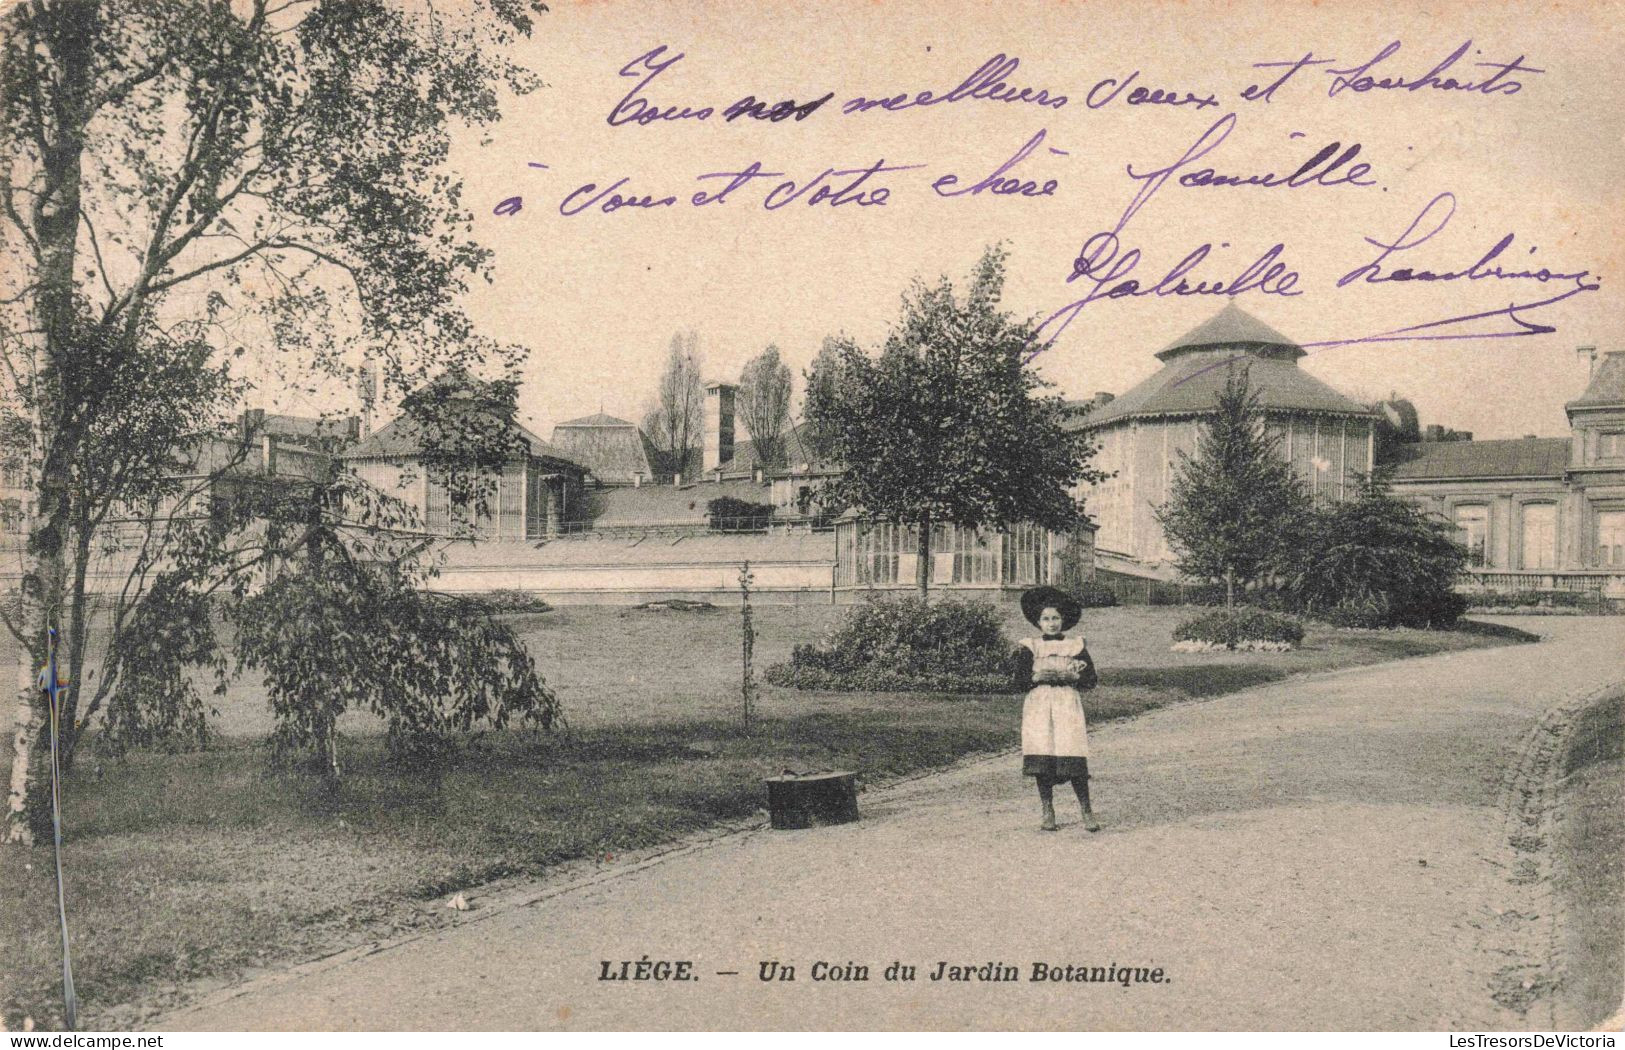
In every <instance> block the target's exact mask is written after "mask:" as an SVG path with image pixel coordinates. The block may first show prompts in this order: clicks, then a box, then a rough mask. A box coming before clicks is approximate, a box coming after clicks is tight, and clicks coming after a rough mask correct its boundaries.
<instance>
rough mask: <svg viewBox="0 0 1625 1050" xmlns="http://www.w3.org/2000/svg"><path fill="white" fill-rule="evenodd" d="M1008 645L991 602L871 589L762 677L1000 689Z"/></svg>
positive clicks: (850, 688)
mask: <svg viewBox="0 0 1625 1050" xmlns="http://www.w3.org/2000/svg"><path fill="white" fill-rule="evenodd" d="M1011 649H1012V643H1011V642H1010V640H1009V639H1008V638H1007V637H1006V636H1005V633H1004V629H1003V627H1002V626H1001V625H1000V618H999V614H998V612H997V610H995V609H994V608H993V606H991V605H987V604H984V603H979V602H966V601H961V600H958V599H948V600H944V601H936V602H926V601H925V600H923V599H921V598H920V597H918V596H917V595H916V596H909V597H905V598H886V597H871V598H869V599H867V600H865V601H864V602H863V604H861V605H859V606H856V607H855V608H853V609H852V610H851V611H850V612H849V613H847V615H846V617H845V618H844V619H843V620H842V621H841V622H840V623H839V624H837V625H835V627H833V628H832V629H831V630H830V632H829V633H828V634H827V635H826V636H825V637H824V638H823V639H821V640H820V641H818V642H816V643H814V644H811V645H798V646H796V647H795V650H794V652H793V653H792V655H791V657H790V660H789V662H788V663H782V664H775V665H773V666H772V667H769V668H768V669H767V673H766V675H765V676H764V677H765V678H766V679H767V681H769V682H770V683H772V684H773V685H783V686H790V687H793V688H797V689H832V690H840V691H847V692H855V691H859V690H875V691H882V692H940V693H987V692H1003V691H1007V690H1008V689H1009V688H1010V668H1009V656H1010V651H1011Z"/></svg>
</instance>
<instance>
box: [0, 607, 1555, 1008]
mask: <svg viewBox="0 0 1625 1050" xmlns="http://www.w3.org/2000/svg"><path fill="white" fill-rule="evenodd" d="M1190 613H1191V610H1185V609H1177V608H1149V607H1130V608H1118V609H1106V610H1091V611H1089V612H1088V614H1087V615H1086V617H1085V620H1084V623H1083V625H1082V626H1081V628H1080V629H1081V630H1083V631H1084V632H1085V634H1086V635H1087V637H1088V639H1089V645H1090V650H1091V652H1092V654H1093V655H1094V657H1095V660H1096V663H1097V664H1098V665H1099V667H1100V669H1101V679H1102V684H1101V687H1100V688H1099V689H1097V690H1096V691H1094V692H1093V693H1091V694H1089V697H1088V711H1089V717H1090V718H1091V720H1092V721H1095V722H1097V723H1098V722H1102V721H1109V720H1113V719H1119V718H1125V717H1130V716H1133V715H1135V714H1138V713H1140V712H1142V711H1146V710H1149V709H1152V708H1155V707H1160V706H1164V705H1166V704H1170V703H1176V702H1180V701H1184V700H1189V699H1193V698H1200V697H1206V696H1212V695H1216V694H1220V693H1225V692H1230V691H1234V690H1237V689H1242V688H1246V687H1248V686H1252V685H1258V684H1262V683H1265V682H1270V681H1276V680H1279V679H1282V678H1285V677H1287V676H1289V675H1295V674H1302V673H1307V672H1314V671H1321V670H1328V669H1333V668H1340V667H1348V666H1352V665H1357V664H1364V663H1374V662H1378V661H1383V660H1390V659H1396V658H1400V657H1408V656H1417V655H1425V654H1430V653H1436V652H1442V651H1449V650H1455V649H1463V648H1472V647H1478V646H1485V645H1497V644H1504V643H1505V642H1506V641H1508V640H1509V637H1512V636H1514V635H1513V634H1510V633H1502V632H1496V631H1491V630H1488V629H1486V630H1462V631H1454V632H1422V631H1405V630H1400V631H1382V632H1375V631H1373V632H1367V631H1345V630H1336V629H1326V628H1316V629H1312V630H1311V631H1310V632H1309V634H1308V636H1307V637H1306V638H1305V640H1304V644H1303V646H1302V647H1301V648H1300V649H1298V650H1296V651H1294V652H1288V653H1238V654H1231V655H1222V656H1215V655H1203V654H1176V653H1171V652H1169V651H1168V645H1169V635H1170V632H1171V630H1172V628H1173V627H1174V625H1175V624H1176V623H1177V622H1179V621H1180V620H1181V619H1183V618H1185V617H1186V616H1188V615H1190ZM838 615H839V610H835V609H831V608H830V607H827V606H802V607H795V606H759V607H758V608H757V609H756V615H755V619H756V628H757V632H758V640H757V646H756V663H757V667H758V669H761V668H764V667H765V666H766V665H767V664H769V663H772V662H774V661H777V660H781V659H784V658H786V657H788V655H789V652H790V648H791V646H792V645H793V644H795V643H797V642H801V641H810V640H812V639H814V638H815V637H816V636H818V635H819V634H820V633H821V632H823V631H824V630H825V629H826V628H827V627H828V626H829V625H830V624H831V623H833V622H834V619H835V617H836V616H838ZM1005 615H1006V617H1007V619H1008V621H1009V630H1010V633H1011V636H1012V637H1019V636H1020V635H1022V634H1025V633H1028V632H1029V631H1030V628H1028V627H1027V625H1026V624H1025V622H1023V621H1021V620H1020V618H1019V613H1018V612H1017V611H1016V610H1015V609H1014V607H1013V606H1012V607H1010V608H1008V609H1006V610H1005ZM512 622H513V624H514V625H515V626H516V627H517V628H518V629H519V630H520V631H521V632H522V634H523V635H524V637H525V639H526V642H527V644H528V645H529V646H530V648H531V651H532V653H533V654H534V655H535V657H536V658H537V661H538V663H539V665H540V667H541V669H542V671H543V672H544V674H545V675H546V677H547V679H548V681H549V683H550V684H551V685H553V686H554V687H555V688H556V689H557V690H558V691H559V693H560V696H561V697H562V699H563V702H564V705H565V712H566V716H567V718H568V720H569V725H570V729H569V733H568V734H567V735H565V736H562V737H556V738H536V737H533V736H528V735H522V734H511V733H504V734H496V735H493V736H488V737H486V738H484V739H483V740H480V741H478V742H476V743H474V744H473V745H471V746H470V747H469V748H468V749H467V750H466V752H465V753H464V754H463V755H462V757H461V758H460V759H459V760H457V761H456V762H455V763H453V764H452V765H451V766H450V767H449V768H446V769H443V770H440V771H438V772H432V773H430V772H422V771H417V772H414V771H409V770H402V769H400V768H397V767H395V766H393V765H392V764H390V763H389V762H388V761H387V760H386V758H385V756H384V754H383V751H382V748H381V746H380V739H379V736H378V734H377V732H376V729H377V727H376V724H375V723H373V722H372V721H371V720H370V719H368V718H367V717H365V716H356V717H353V718H352V719H351V720H350V721H349V722H348V723H347V731H348V733H347V736H346V737H345V739H344V741H343V746H342V758H343V759H344V768H345V771H346V779H345V781H344V783H343V785H342V787H340V788H339V789H338V790H336V791H330V790H328V789H327V788H326V787H324V786H323V784H322V783H321V782H320V781H319V780H317V779H315V778H311V777H307V776H302V775H300V774H297V773H292V772H278V771H275V770H273V769H272V768H271V767H270V765H269V761H268V754H267V751H266V748H265V746H264V744H263V739H264V734H265V732H266V730H267V729H268V728H269V726H270V720H269V714H268V712H267V711H266V710H265V704H264V701H263V698H262V697H261V696H260V695H259V693H258V690H257V689H256V687H255V686H254V685H253V683H247V682H244V683H238V684H237V685H235V686H234V687H233V689H232V690H231V691H230V692H229V693H228V694H227V695H226V696H225V697H224V698H222V699H221V700H220V702H219V707H220V710H219V712H218V714H217V715H216V716H215V717H214V718H213V719H212V722H213V725H214V727H215V730H216V733H217V735H216V738H215V740H214V741H213V743H212V745H211V746H210V747H209V748H208V749H207V750H205V751H201V752H196V753H190V754H179V755H171V754H163V753H143V754H138V755H135V756H132V757H130V758H128V759H126V760H124V761H112V760H108V759H104V758H100V757H98V756H97V754H96V753H95V752H94V750H89V751H87V752H86V753H84V754H82V755H81V757H80V764H79V766H78V767H77V768H76V770H75V773H74V776H73V779H72V780H71V781H70V782H69V784H68V785H67V790H66V795H65V799H64V806H65V814H64V816H65V823H66V828H67V841H66V846H65V850H64V854H65V865H66V869H67V873H68V885H67V895H68V903H69V909H70V922H71V924H72V938H73V948H74V959H75V976H76V979H77V984H78V991H79V995H80V998H81V1002H82V1004H83V1005H82V1019H81V1025H82V1026H85V1027H92V1026H96V1025H115V1024H117V1025H124V1026H129V1025H133V1024H136V1023H138V1022H139V1019H140V1016H141V1014H140V1012H139V1009H138V1008H136V1007H133V1006H128V1005H122V1006H121V1005H120V1004H130V1003H132V1002H134V1003H139V1004H140V1005H141V1007H154V1006H156V1005H159V1004H162V1003H163V1002H164V1001H165V1000H166V998H167V997H168V996H169V995H170V994H171V993H172V991H173V988H174V986H175V984H176V983H177V982H181V981H189V980H194V979H198V978H214V979H220V980H230V979H233V978H235V977H238V976H241V975H243V974H245V973H249V972H252V971H254V970H255V969H256V968H259V967H264V966H267V965H270V964H273V963H277V962H282V961H287V960H292V959H298V958H302V957H310V956H313V955H316V954H320V953H324V952H327V951H332V950H336V949H338V948H342V947H344V946H347V945H351V944H355V943H359V942H363V941H366V940H370V939H376V938H379V937H382V936H388V935H389V934H390V933H392V932H394V931H399V930H405V929H412V928H423V927H428V926H434V925H439V924H444V923H448V922H454V921H456V919H457V916H456V913H454V912H451V911H448V910H447V909H445V908H444V907H443V903H442V902H443V899H444V897H445V896H446V895H447V894H449V893H451V892H453V891H454V890H457V889H463V888H468V887H474V886H479V885H481V884H484V883H487V882H490V881H492V880H495V879H499V878H504V877H509V876H530V875H535V874H538V873H541V872H543V871H546V870H547V869H549V868H551V867H554V866H556V865H558V864H560V863H561V862H564V861H567V860H573V859H581V858H596V859H598V860H603V859H605V858H609V857H613V856H614V855H616V854H621V853H625V852H626V851H629V850H636V849H639V848H642V847H647V846H651V845H655V844H658V843H661V842H666V841H670V840H672V839H674V838H678V837H680V836H682V835H684V834H685V833H688V832H691V831H695V830H698V829H702V828H704V827H707V826H709V825H713V824H715V823H717V822H719V821H724V820H728V819H732V818H745V817H750V816H752V815H754V814H755V813H757V811H758V810H759V808H760V807H761V806H762V804H763V801H764V793H763V789H762V785H761V778H762V777H764V776H767V775H771V774H774V773H777V772H779V771H780V770H782V769H784V768H786V767H789V768H796V769H817V768H832V767H840V768H848V769H856V770H857V771H858V772H859V773H860V775H861V779H862V780H863V782H865V783H866V784H869V785H874V784H877V783H880V782H883V781H885V780H887V779H889V778H894V777H898V776H902V775H906V774H910V773H915V772H919V771H922V770H927V769H930V768H933V767H937V766H941V765H945V764H947V763H950V762H952V761H954V760H956V759H959V758H962V757H964V756H967V755H974V754H978V753H986V752H992V751H998V750H1002V749H1006V748H1011V747H1014V746H1015V745H1016V743H1017V727H1018V722H1019V712H1020V705H1021V698H1020V697H1019V696H1015V695H1009V696H1000V695H989V696H970V697H966V696H958V697H950V696H941V695H932V694H836V693H799V692H796V691H793V690H786V689H778V688H774V687H770V686H762V687H761V694H760V701H759V706H758V710H759V714H760V723H759V728H758V731H757V732H756V733H755V734H754V735H752V736H750V737H745V736H742V735H741V734H740V733H739V732H738V730H737V728H736V724H735V719H736V717H737V705H738V688H739V633H738V630H739V619H738V614H737V611H732V610H722V609H719V610H714V611H706V612H676V611H666V612H655V611H639V610H630V609H614V608H602V607H569V608H564V609H559V610H554V611H552V612H548V613H542V614H523V615H516V616H514V617H513V618H512ZM1525 637H1527V636H1525ZM6 659H8V656H7V654H5V653H0V661H4V660H6ZM49 857H50V855H49V853H48V852H47V851H43V850H36V851H33V852H32V853H28V852H26V851H22V850H19V849H16V848H6V849H4V850H0V878H3V879H4V880H5V885H7V886H8V887H10V888H11V890H12V892H10V893H8V894H7V895H6V896H5V901H4V903H3V904H0V931H3V932H4V942H5V944H6V945H7V950H6V951H4V952H3V953H0V989H3V991H0V995H3V996H4V997H5V998H4V1001H3V1002H0V1008H3V1009H4V1013H5V1021H6V1024H7V1025H8V1026H12V1027H14V1028H15V1026H17V1025H20V1024H21V1023H22V1021H23V1018H24V1016H25V1015H26V1016H29V1017H32V1018H33V1020H34V1023H35V1024H36V1025H38V1026H40V1027H54V1026H56V1025H57V1024H59V1023H60V1004H59V1002H58V999H57V996H58V983H57V982H58V980H59V975H60V970H59V965H60V963H59V960H58V957H57V951H58V943H57V934H56V926H55V922H56V919H55V888H54V884H53V881H52V876H51V868H50V863H49Z"/></svg>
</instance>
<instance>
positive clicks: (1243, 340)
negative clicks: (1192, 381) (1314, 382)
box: [1157, 299, 1304, 361]
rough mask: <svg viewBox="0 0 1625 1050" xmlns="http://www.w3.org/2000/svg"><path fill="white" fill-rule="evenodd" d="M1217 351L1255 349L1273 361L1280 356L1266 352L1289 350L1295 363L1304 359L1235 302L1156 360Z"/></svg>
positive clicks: (1288, 342) (1289, 342) (1159, 353)
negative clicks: (1201, 351)
mask: <svg viewBox="0 0 1625 1050" xmlns="http://www.w3.org/2000/svg"><path fill="white" fill-rule="evenodd" d="M1215 347H1237V348H1241V347H1253V348H1257V349H1258V350H1260V351H1266V353H1264V355H1263V356H1270V357H1274V356H1281V355H1278V354H1277V353H1268V352H1267V351H1271V350H1278V349H1279V350H1286V351H1289V353H1288V354H1287V355H1285V356H1289V357H1291V358H1293V359H1294V360H1295V359H1297V358H1300V357H1303V356H1304V351H1303V349H1302V348H1301V347H1299V346H1298V344H1296V343H1294V342H1293V341H1292V340H1290V339H1288V338H1287V337H1286V336H1284V335H1282V334H1281V333H1280V332H1277V331H1276V330H1275V329H1273V328H1271V327H1270V326H1269V325H1267V324H1265V323H1264V322H1263V321H1260V320H1259V319H1258V318H1256V317H1254V316H1253V315H1252V314H1250V313H1248V312H1247V311H1246V310H1243V309H1242V308H1241V307H1239V306H1237V305H1236V301H1235V300H1234V299H1232V300H1230V302H1229V303H1227V304H1226V305H1225V307H1224V309H1223V310H1220V311H1219V312H1218V313H1216V314H1214V315H1213V316H1212V317H1209V318H1208V319H1207V320H1206V321H1203V322H1202V323H1201V324H1199V325H1197V326H1196V327H1195V328H1192V329H1191V330H1190V331H1188V332H1186V333H1185V334H1184V335H1182V336H1180V337H1179V338H1178V339H1175V340H1174V341H1173V342H1172V343H1170V344H1168V345H1167V346H1166V347H1164V348H1163V349H1161V350H1159V351H1157V359H1158V360H1160V361H1168V360H1172V359H1173V358H1175V357H1179V356H1181V355H1182V354H1184V353H1186V352H1187V351H1191V350H1210V349H1213V348H1215Z"/></svg>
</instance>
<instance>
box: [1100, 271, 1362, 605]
mask: <svg viewBox="0 0 1625 1050" xmlns="http://www.w3.org/2000/svg"><path fill="white" fill-rule="evenodd" d="M1304 356H1305V351H1304V350H1303V349H1302V348H1301V347H1299V346H1298V345H1297V344H1295V343H1293V342H1292V341H1291V340H1289V339H1287V338H1286V337H1285V336H1283V335H1282V334H1281V333H1279V332H1277V331H1275V330H1274V329H1273V328H1271V327H1269V326H1268V325H1266V324H1264V323H1263V322H1261V321H1259V320H1258V319H1256V318H1254V317H1252V316H1251V315H1249V314H1247V313H1246V312H1245V311H1243V310H1241V309H1240V308H1239V307H1237V306H1236V305H1235V304H1234V303H1231V304H1230V305H1228V306H1226V307H1225V308H1224V309H1223V310H1222V311H1220V312H1219V313H1218V314H1217V315H1216V316H1214V317H1212V318H1210V319H1209V320H1208V321H1207V322H1205V323H1204V324H1202V325H1199V326H1198V327H1196V328H1194V329H1192V330H1191V331H1190V332H1187V333H1186V334H1185V335H1184V336H1182V337H1180V338H1179V339H1177V340H1175V341H1174V342H1173V344H1172V345H1170V346H1168V347H1167V348H1166V349H1163V350H1161V351H1159V352H1158V353H1157V354H1156V358H1157V360H1159V361H1161V362H1162V367H1161V368H1160V369H1158V371H1157V372H1156V373H1155V374H1154V375H1152V376H1151V377H1149V378H1148V379H1146V380H1145V381H1143V382H1141V383H1139V384H1137V385H1135V386H1134V387H1133V388H1131V389H1130V390H1128V391H1127V392H1126V393H1124V394H1122V395H1121V396H1118V397H1113V396H1111V395H1110V394H1097V395H1095V397H1094V399H1093V400H1092V401H1088V402H1081V403H1075V406H1076V408H1077V409H1078V412H1077V416H1076V422H1075V424H1074V425H1075V426H1076V427H1078V428H1079V429H1081V430H1083V431H1085V432H1087V433H1088V434H1089V436H1090V437H1091V438H1092V439H1093V440H1094V442H1095V443H1096V445H1097V446H1098V447H1099V452H1098V454H1097V455H1096V457H1095V460H1094V466H1095V467H1097V468H1099V469H1101V470H1104V471H1106V472H1107V473H1108V474H1109V475H1110V476H1109V477H1108V478H1107V479H1106V480H1104V481H1102V482H1099V483H1097V484H1095V485H1092V486H1088V487H1085V488H1083V489H1080V490H1079V492H1078V495H1079V497H1080V498H1082V499H1083V500H1084V503H1085V506H1086V507H1087V509H1088V511H1089V514H1090V516H1091V517H1092V518H1093V519H1094V521H1095V523H1096V525H1097V526H1098V527H1099V531H1098V532H1097V533H1096V535H1095V551H1096V561H1097V564H1099V565H1100V566H1101V567H1102V568H1107V569H1111V570H1114V571H1118V572H1126V573H1130V574H1132V575H1139V576H1149V577H1153V578H1160V579H1172V578H1174V577H1175V576H1176V575H1177V569H1176V567H1175V564H1174V562H1175V554H1174V551H1173V550H1172V549H1171V547H1170V546H1169V544H1168V539H1167V537H1166V536H1165V535H1164V534H1163V531H1162V525H1161V523H1160V522H1159V521H1158V520H1157V511H1158V509H1159V508H1160V507H1161V506H1162V505H1163V504H1164V503H1165V502H1167V500H1168V498H1169V495H1170V494H1171V492H1172V486H1173V482H1174V479H1175V477H1176V476H1177V474H1178V471H1179V468H1180V459H1181V456H1182V455H1188V456H1194V455H1196V454H1197V451H1198V443H1199V441H1200V438H1201V432H1202V425H1203V421H1204V419H1205V418H1207V417H1208V416H1211V415H1212V414H1213V412H1214V411H1215V410H1216V408H1217V406H1218V400H1219V395H1220V393H1221V392H1222V391H1223V390H1224V386H1225V382H1226V380H1227V378H1228V377H1229V374H1230V372H1231V370H1232V369H1233V368H1245V369H1246V371H1247V376H1248V383H1249V385H1250V386H1251V387H1252V389H1254V390H1255V391H1257V392H1258V394H1259V402H1260V405H1261V407H1262V408H1263V410H1264V415H1265V419H1266V425H1267V426H1268V427H1269V428H1270V430H1271V431H1272V432H1273V433H1274V434H1275V435H1276V436H1277V437H1278V439H1279V442H1280V449H1281V452H1282V454H1283V455H1285V456H1286V458H1287V460H1288V461H1289V462H1290V463H1291V464H1292V467H1293V470H1294V472H1295V473H1296V474H1297V475H1298V477H1300V478H1301V479H1302V480H1303V482H1304V484H1305V485H1306V486H1307V487H1308V489H1309V491H1310V492H1311V493H1313V494H1314V496H1315V498H1316V499H1321V500H1336V499H1342V498H1343V497H1345V496H1347V495H1351V494H1352V493H1354V492H1355V491H1356V490H1357V487H1358V485H1359V481H1360V477H1361V476H1362V475H1364V474H1368V473H1369V472H1370V470H1371V464H1372V457H1373V454H1374V423H1375V420H1376V418H1377V417H1376V413H1375V412H1373V411H1372V410H1371V409H1370V408H1369V407H1367V406H1365V405H1362V404H1360V403H1359V402H1357V401H1354V400H1352V399H1351V398H1348V397H1346V396H1344V395H1343V394H1341V393H1339V392H1338V391H1336V390H1334V389H1333V388H1332V387H1330V386H1328V385H1327V384H1325V383H1323V382H1321V381H1320V380H1319V379H1316V378H1315V377H1314V376H1312V375H1310V374H1309V373H1307V372H1305V371H1303V370H1302V369H1301V368H1300V367H1299V365H1298V361H1299V359H1300V358H1302V357H1304Z"/></svg>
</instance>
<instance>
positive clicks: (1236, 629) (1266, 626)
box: [1173, 608, 1303, 653]
mask: <svg viewBox="0 0 1625 1050" xmlns="http://www.w3.org/2000/svg"><path fill="white" fill-rule="evenodd" d="M1301 641H1303V624H1301V623H1299V622H1298V621H1297V620H1294V619H1293V618H1292V617H1290V616H1283V615H1281V614H1280V613H1273V612H1268V611H1266V610H1263V609H1245V608H1243V609H1216V610H1214V611H1213V612H1210V613H1206V614H1204V615H1202V616H1198V617H1196V618H1195V619H1193V620H1186V621H1185V622H1184V623H1182V624H1180V625H1179V626H1178V627H1175V628H1174V646H1173V650H1174V652H1177V653H1210V652H1218V651H1219V650H1225V651H1235V650H1242V651H1265V652H1284V651H1286V650H1288V649H1293V648H1296V647H1297V645H1298V643H1299V642H1301Z"/></svg>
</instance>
